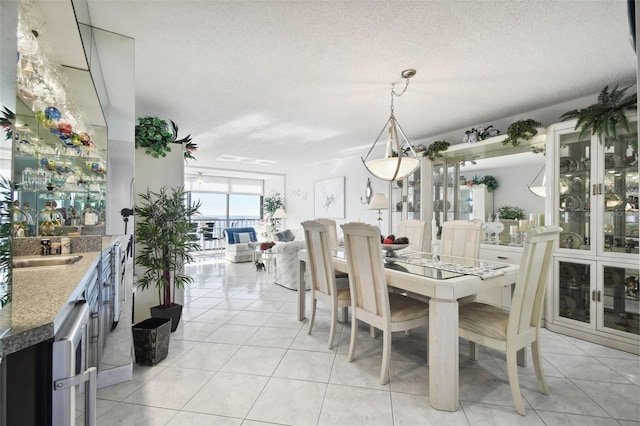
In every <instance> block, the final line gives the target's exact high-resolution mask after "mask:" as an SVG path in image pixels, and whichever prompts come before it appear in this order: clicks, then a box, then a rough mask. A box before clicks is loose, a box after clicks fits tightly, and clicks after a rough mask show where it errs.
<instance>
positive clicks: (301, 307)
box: [298, 260, 307, 321]
mask: <svg viewBox="0 0 640 426" xmlns="http://www.w3.org/2000/svg"><path fill="white" fill-rule="evenodd" d="M298 264H299V267H298V321H304V316H305V308H306V300H305V299H306V293H307V291H306V290H307V289H306V288H305V286H304V273H305V271H306V269H307V263H306V262H303V261H302V260H301V261H299V262H298Z"/></svg>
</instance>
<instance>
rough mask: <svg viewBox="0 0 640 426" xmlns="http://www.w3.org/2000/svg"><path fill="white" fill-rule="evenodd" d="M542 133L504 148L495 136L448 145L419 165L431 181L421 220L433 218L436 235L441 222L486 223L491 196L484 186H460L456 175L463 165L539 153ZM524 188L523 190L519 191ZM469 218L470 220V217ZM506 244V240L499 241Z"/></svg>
mask: <svg viewBox="0 0 640 426" xmlns="http://www.w3.org/2000/svg"><path fill="white" fill-rule="evenodd" d="M545 132H546V130H545V129H544V128H539V129H538V135H536V136H534V137H533V138H531V139H529V140H527V141H522V142H521V143H520V144H519V145H518V146H512V145H510V144H509V145H504V144H503V143H502V142H503V141H504V139H505V138H506V135H499V136H495V137H492V138H488V139H485V140H483V141H480V142H477V143H460V144H456V145H452V146H450V147H449V149H448V150H447V151H444V152H443V153H442V157H441V158H437V159H436V160H434V161H430V160H428V159H427V160H426V162H425V163H423V168H424V169H425V171H424V174H425V175H426V176H428V177H429V178H430V180H431V182H432V187H430V188H429V189H428V191H424V194H423V195H424V197H423V199H424V200H427V199H428V200H432V202H431V203H427V204H425V206H424V209H423V210H424V211H423V217H425V218H428V219H431V218H435V220H436V224H437V228H438V231H437V232H438V233H439V229H440V227H441V225H442V223H443V222H445V221H448V220H456V219H471V218H474V219H481V220H486V218H487V215H488V214H489V213H491V212H493V211H494V210H495V209H496V206H494V200H493V193H491V192H488V190H487V189H486V187H485V186H484V185H474V186H467V185H464V184H462V183H461V179H460V174H461V171H462V167H463V165H464V164H465V163H467V164H468V163H469V162H472V163H475V162H476V161H478V162H480V161H484V160H487V159H491V158H495V157H500V158H504V159H505V164H506V163H508V160H507V159H508V158H509V156H511V155H527V154H526V153H528V152H530V151H532V150H534V149H536V150H542V149H543V148H544V147H545V144H546V140H547V139H546V134H545ZM523 189H524V188H523ZM472 216H473V217H472ZM507 229H508V228H507ZM500 243H501V244H502V243H504V244H509V241H501V242H500Z"/></svg>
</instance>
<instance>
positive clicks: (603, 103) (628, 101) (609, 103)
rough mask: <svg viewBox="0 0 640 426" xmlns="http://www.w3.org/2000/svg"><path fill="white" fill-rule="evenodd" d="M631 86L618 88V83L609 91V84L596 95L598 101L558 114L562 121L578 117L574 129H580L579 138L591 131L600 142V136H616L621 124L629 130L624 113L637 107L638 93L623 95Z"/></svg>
mask: <svg viewBox="0 0 640 426" xmlns="http://www.w3.org/2000/svg"><path fill="white" fill-rule="evenodd" d="M629 87H631V86H627V87H625V88H624V89H620V90H618V85H617V84H616V87H614V88H613V89H612V90H611V91H610V92H609V86H605V88H604V89H602V91H601V92H600V94H599V95H598V102H597V103H595V104H592V105H589V106H588V107H586V108H583V109H574V110H572V111H567V112H565V113H564V114H562V115H561V116H560V119H561V120H562V121H566V120H571V119H574V118H577V119H578V122H577V123H576V127H575V129H576V130H578V128H580V129H581V131H580V135H579V138H582V136H583V135H584V134H585V133H586V132H588V131H589V130H590V131H591V134H592V135H598V137H600V141H601V142H602V139H603V138H602V136H603V135H606V136H613V137H614V138H617V137H618V130H617V127H618V125H619V124H622V126H623V127H624V129H625V130H626V131H627V132H629V120H628V119H627V116H626V113H627V112H629V111H631V110H634V109H637V107H638V95H637V94H636V93H634V94H631V95H629V96H626V97H625V96H624V93H625V92H626V91H627V89H629Z"/></svg>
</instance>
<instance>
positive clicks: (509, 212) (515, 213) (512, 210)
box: [498, 205, 524, 220]
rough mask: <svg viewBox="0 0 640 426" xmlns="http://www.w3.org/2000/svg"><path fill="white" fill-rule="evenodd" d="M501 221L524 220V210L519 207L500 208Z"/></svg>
mask: <svg viewBox="0 0 640 426" xmlns="http://www.w3.org/2000/svg"><path fill="white" fill-rule="evenodd" d="M498 213H499V214H500V219H513V220H520V219H524V210H523V209H521V208H520V207H517V206H506V205H505V206H500V208H498Z"/></svg>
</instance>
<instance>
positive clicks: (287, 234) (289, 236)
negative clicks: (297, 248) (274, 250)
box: [284, 229, 296, 241]
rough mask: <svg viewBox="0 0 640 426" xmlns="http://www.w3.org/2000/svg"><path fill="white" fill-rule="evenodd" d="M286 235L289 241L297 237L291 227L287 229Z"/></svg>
mask: <svg viewBox="0 0 640 426" xmlns="http://www.w3.org/2000/svg"><path fill="white" fill-rule="evenodd" d="M284 235H285V236H286V237H287V241H293V240H295V239H296V236H295V235H293V232H291V229H285V230H284Z"/></svg>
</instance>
